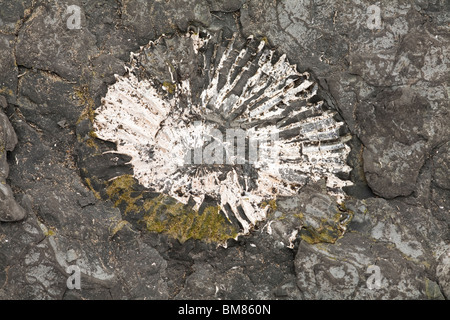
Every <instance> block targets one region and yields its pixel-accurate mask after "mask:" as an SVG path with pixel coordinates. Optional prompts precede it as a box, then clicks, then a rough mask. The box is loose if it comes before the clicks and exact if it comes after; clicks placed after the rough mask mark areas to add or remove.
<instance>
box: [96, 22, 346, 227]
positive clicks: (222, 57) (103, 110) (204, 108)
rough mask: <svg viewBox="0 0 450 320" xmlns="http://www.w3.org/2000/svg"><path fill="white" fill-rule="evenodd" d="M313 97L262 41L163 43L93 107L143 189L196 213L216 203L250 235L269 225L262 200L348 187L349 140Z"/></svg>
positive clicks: (137, 60)
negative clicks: (313, 187) (317, 184)
mask: <svg viewBox="0 0 450 320" xmlns="http://www.w3.org/2000/svg"><path fill="white" fill-rule="evenodd" d="M317 90H318V86H317V84H316V83H314V82H313V81H312V80H311V79H310V75H309V74H308V73H307V72H304V73H301V72H299V71H298V70H297V67H296V66H295V65H292V64H290V63H289V61H288V59H287V57H286V56H285V55H280V54H279V53H278V52H277V51H276V50H274V49H271V48H269V46H268V45H267V43H266V42H265V41H264V40H258V39H256V38H254V37H249V38H243V37H241V36H240V35H238V34H234V35H233V36H232V37H231V38H226V37H225V36H223V34H222V33H220V32H206V31H197V32H195V31H190V32H188V33H186V34H181V35H174V36H171V37H169V36H162V37H161V38H159V39H157V40H156V41H153V42H150V43H149V44H148V45H146V46H144V47H142V48H141V50H140V51H139V52H138V53H134V54H132V55H131V63H130V67H129V69H128V73H127V74H126V75H125V76H123V77H117V81H116V82H115V83H114V84H113V85H111V86H110V87H109V89H108V92H107V94H106V96H105V98H104V99H103V101H102V105H101V106H100V107H99V108H98V109H97V110H96V116H95V119H94V130H95V133H96V135H97V136H98V137H99V138H100V139H102V140H106V141H110V142H114V143H115V144H116V146H117V153H120V154H125V155H128V156H130V157H131V161H130V163H131V165H132V167H133V175H134V177H135V178H136V179H137V180H138V181H139V183H140V184H141V185H142V186H144V187H146V188H151V189H152V190H155V191H156V192H158V193H163V194H166V195H169V196H171V197H173V198H175V199H177V200H178V201H180V202H182V203H184V204H187V203H188V202H190V201H191V202H192V201H194V203H195V208H197V209H198V208H199V207H200V206H201V205H202V203H203V202H204V201H205V199H208V201H210V200H213V201H215V202H216V203H217V204H218V206H219V207H220V210H221V213H222V214H223V215H225V216H226V218H227V219H228V220H229V221H230V222H232V223H235V224H237V225H238V226H239V230H240V233H247V232H248V231H249V230H250V229H251V228H252V226H254V225H255V224H256V223H257V222H258V221H262V220H264V219H265V218H266V214H267V210H268V207H267V206H266V207H264V206H261V203H262V202H263V201H267V200H271V199H274V198H276V197H280V196H292V195H295V194H297V193H298V192H301V188H302V187H303V186H304V185H305V184H307V183H308V182H309V181H318V180H321V179H323V180H325V181H326V185H327V188H328V190H329V192H330V193H332V194H334V195H336V197H337V198H338V199H341V198H342V197H343V196H344V192H343V191H342V187H343V186H346V185H349V184H350V183H351V182H350V181H348V180H346V179H341V178H339V177H338V176H341V177H342V175H340V173H347V174H348V172H349V171H350V170H351V168H350V167H349V166H348V165H347V162H346V160H347V156H348V154H349V152H350V148H349V146H348V145H347V144H346V142H347V141H348V140H349V139H350V137H349V135H348V134H347V133H346V131H345V124H344V123H343V122H340V121H338V120H336V117H335V116H336V113H335V112H334V111H332V110H327V108H325V106H324V103H323V102H322V101H319V99H318V98H317ZM230 132H231V133H233V134H234V135H228V134H229V133H230ZM243 133H245V137H244V138H243V140H241V142H242V141H244V142H245V143H243V144H242V145H239V143H240V142H239V138H242V137H240V136H239V135H242V134H243ZM230 137H231V138H230ZM234 138H236V139H237V140H236V141H235V139H234ZM239 148H241V149H239ZM252 148H254V149H252ZM239 150H241V153H239V152H238V151H239ZM242 150H244V151H242ZM251 150H256V151H257V156H256V157H252V151H251ZM235 151H236V152H235ZM202 156H203V158H202ZM199 157H200V158H199ZM199 159H200V161H199ZM211 159H212V160H211Z"/></svg>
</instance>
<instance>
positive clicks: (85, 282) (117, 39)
mask: <svg viewBox="0 0 450 320" xmlns="http://www.w3.org/2000/svg"><path fill="white" fill-rule="evenodd" d="M70 5H75V6H78V8H79V9H80V10H79V13H80V28H73V26H75V27H76V23H75V24H73V23H72V24H70V23H68V20H69V19H75V20H70V21H71V22H77V20H76V19H77V17H76V13H74V12H73V11H68V10H67V8H68V7H69V6H70ZM371 5H372V1H368V0H361V1H354V2H352V4H349V3H348V2H346V1H334V2H333V3H331V4H330V3H329V2H325V1H310V0H304V1H297V0H286V1H259V0H239V1H215V0H195V1H189V2H185V1H181V0H176V1H154V2H143V1H138V0H124V1H107V2H101V1H89V2H86V1H68V0H60V1H53V0H39V1H31V0H17V1H5V0H0V7H1V8H2V10H1V12H0V43H1V44H2V45H0V104H1V106H2V107H3V108H5V109H4V111H3V112H2V111H0V128H1V131H0V143H1V145H2V146H3V147H2V150H1V153H0V176H1V177H0V179H1V181H0V183H1V184H0V186H3V187H2V188H3V189H2V191H1V194H0V221H1V222H0V299H449V298H450V279H449V274H450V272H449V266H450V258H449V252H450V203H449V199H450V179H449V160H450V159H449V154H450V127H449V126H448V123H449V122H450V105H449V95H450V87H449V84H448V79H449V76H450V62H449V57H450V52H449V48H450V37H449V35H450V28H449V21H450V4H449V3H448V2H446V1H434V0H421V1H407V0H396V1H391V2H389V3H383V4H382V5H380V6H379V9H380V19H378V17H377V16H376V14H375V13H373V11H371V10H368V8H369V6H371ZM74 14H75V16H73V15H74ZM374 14H375V16H374ZM68 25H69V26H71V28H68ZM190 25H194V26H203V27H206V28H210V29H211V30H218V29H221V28H228V30H230V32H232V31H239V32H242V33H243V35H245V36H248V35H251V34H253V35H255V36H259V37H262V38H264V39H266V41H268V43H270V44H271V45H272V46H275V47H277V48H279V50H280V51H281V52H284V53H286V54H287V57H288V58H289V61H290V62H291V63H293V64H297V66H298V69H299V70H306V71H308V72H310V73H311V74H312V75H313V77H314V79H315V80H316V81H317V82H318V83H319V84H320V90H319V95H320V97H321V98H322V99H324V100H325V101H326V102H327V104H328V106H329V107H330V108H332V109H335V110H336V111H337V112H339V114H340V117H342V119H343V120H344V121H345V123H346V124H347V126H348V127H349V129H350V131H351V133H352V134H353V141H352V144H353V146H352V154H351V155H350V158H349V164H351V165H352V167H353V171H352V172H351V174H350V176H351V179H352V180H353V181H354V183H355V186H354V187H352V188H348V190H347V193H348V195H349V197H348V199H346V200H345V201H344V203H340V204H338V203H336V202H334V201H333V199H331V198H329V196H328V195H327V193H326V192H324V191H323V188H322V187H321V185H320V184H317V185H310V186H307V187H305V189H304V190H303V191H304V193H302V191H300V193H299V195H298V196H296V197H291V198H288V199H279V200H278V201H277V202H276V203H271V204H270V206H271V210H270V212H271V213H270V214H269V218H268V219H267V220H266V221H264V222H262V223H260V225H258V227H257V228H255V230H253V231H252V232H251V233H250V234H249V235H248V236H242V237H239V238H238V239H236V240H229V241H228V243H227V248H224V247H217V246H216V245H215V244H208V243H205V242H202V241H197V240H192V239H190V240H187V241H185V242H180V241H178V240H176V239H174V238H172V237H170V236H168V235H165V234H160V233H149V232H147V231H146V230H143V229H140V228H137V227H136V225H135V224H133V223H130V221H132V220H133V217H127V216H126V215H125V214H124V212H123V210H121V208H120V207H117V206H115V203H113V202H112V201H104V200H101V199H102V197H101V195H100V194H98V192H97V191H96V190H97V188H96V186H95V184H96V181H91V180H89V179H86V178H88V176H87V175H86V172H84V171H83V168H86V167H87V166H91V167H93V169H95V166H96V164H95V162H92V159H94V158H95V157H94V155H96V156H98V154H101V152H102V150H103V149H102V148H103V146H102V142H101V141H99V140H98V139H97V138H96V137H95V136H93V135H92V134H90V130H89V122H90V121H91V120H92V117H93V116H94V110H95V109H96V108H97V107H98V106H100V99H101V98H102V97H104V96H105V94H106V91H107V86H108V85H110V84H112V83H114V81H115V78H114V74H119V75H123V74H124V73H125V72H126V70H125V69H124V66H125V65H126V63H127V62H128V61H129V54H130V52H137V51H138V50H139V47H140V46H142V45H145V44H147V43H148V42H149V41H150V40H155V39H157V38H158V37H159V36H160V35H162V34H163V33H165V34H173V33H175V32H186V30H187V28H188V26H190ZM2 96H4V98H1V97H2ZM14 132H15V133H14ZM16 136H17V140H16ZM109 147H111V146H109ZM103 159H104V161H105V163H106V164H108V163H110V162H109V161H111V165H110V166H108V165H104V166H103V167H102V172H100V173H102V174H104V175H105V177H107V176H108V175H109V174H113V173H114V170H116V165H117V163H118V162H119V163H123V164H124V163H126V162H127V159H125V158H124V159H118V160H116V161H115V162H114V161H113V159H112V158H111V157H110V158H108V155H103ZM91 167H90V169H89V170H93V169H92V168H91ZM124 167H125V165H124ZM121 170H125V169H123V168H122V169H121ZM127 170H129V169H127ZM8 171H9V172H8ZM3 190H4V191H3ZM2 195H3V196H2ZM5 220H6V221H8V222H5ZM16 220H19V221H16ZM14 221H15V222H14ZM292 230H297V232H294V233H292ZM74 265H75V266H78V267H79V270H80V271H81V290H75V289H73V290H71V289H69V288H68V286H67V279H68V277H69V275H70V274H71V273H70V271H68V269H67V268H68V267H69V266H74Z"/></svg>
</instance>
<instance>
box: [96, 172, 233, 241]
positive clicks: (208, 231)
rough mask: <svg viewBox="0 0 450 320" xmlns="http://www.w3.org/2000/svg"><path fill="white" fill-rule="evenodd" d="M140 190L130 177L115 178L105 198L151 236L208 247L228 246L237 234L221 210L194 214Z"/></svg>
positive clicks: (208, 208)
mask: <svg viewBox="0 0 450 320" xmlns="http://www.w3.org/2000/svg"><path fill="white" fill-rule="evenodd" d="M138 190H139V188H138V183H137V181H136V179H135V178H134V177H133V176H131V175H123V176H120V177H118V178H115V179H113V180H111V181H109V182H107V186H106V188H105V191H106V198H107V199H109V200H111V201H112V202H113V203H114V206H115V207H118V208H119V209H120V210H121V211H122V212H123V214H124V219H127V218H128V219H130V220H133V221H138V223H139V224H140V225H141V226H143V227H144V228H145V229H146V230H147V231H149V232H156V233H165V234H168V235H169V236H171V237H173V238H176V239H178V240H179V241H180V242H185V241H187V240H189V239H195V240H202V241H205V242H207V243H225V242H226V240H228V239H231V238H235V237H236V236H237V234H238V230H236V228H235V227H234V226H233V225H232V224H231V223H230V222H229V221H228V219H227V218H226V217H225V215H224V214H223V213H222V212H221V211H220V208H219V207H218V206H206V207H205V208H202V209H201V210H194V209H193V208H192V207H190V206H188V205H185V204H183V203H181V202H179V201H177V200H176V199H174V198H172V197H169V196H167V195H163V194H159V195H157V194H151V193H150V192H148V191H145V190H143V191H138Z"/></svg>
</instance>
